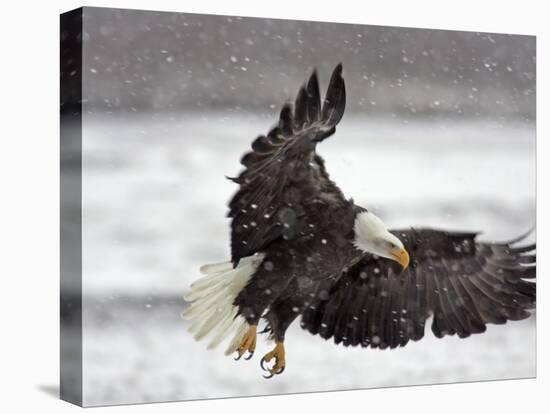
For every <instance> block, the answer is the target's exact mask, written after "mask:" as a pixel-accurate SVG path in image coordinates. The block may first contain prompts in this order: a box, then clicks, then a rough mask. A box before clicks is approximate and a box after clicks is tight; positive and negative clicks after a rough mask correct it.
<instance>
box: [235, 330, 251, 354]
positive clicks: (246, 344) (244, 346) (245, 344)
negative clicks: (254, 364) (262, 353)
mask: <svg viewBox="0 0 550 414" xmlns="http://www.w3.org/2000/svg"><path fill="white" fill-rule="evenodd" d="M255 350H256V325H250V328H248V331H246V334H245V335H244V337H243V339H242V341H241V344H240V345H239V347H238V348H237V353H238V356H237V358H235V360H236V361H238V360H239V359H241V357H242V356H243V355H244V353H245V352H246V351H248V352H249V354H248V356H247V357H245V359H246V360H248V359H250V358H252V355H254V351H255Z"/></svg>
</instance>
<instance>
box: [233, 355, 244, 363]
mask: <svg viewBox="0 0 550 414" xmlns="http://www.w3.org/2000/svg"><path fill="white" fill-rule="evenodd" d="M242 356H243V354H241V353H239V355H237V358H233V359H234V360H235V361H238V360H239V359H241V358H242ZM245 359H246V358H245Z"/></svg>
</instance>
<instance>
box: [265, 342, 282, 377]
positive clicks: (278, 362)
mask: <svg viewBox="0 0 550 414" xmlns="http://www.w3.org/2000/svg"><path fill="white" fill-rule="evenodd" d="M273 358H275V365H273V367H271V368H266V367H265V366H264V364H265V363H267V362H269V361H271V360H272V359H273ZM260 365H261V367H262V369H263V370H264V371H269V373H270V375H268V376H265V375H264V377H265V378H271V377H272V376H273V375H279V374H282V373H283V371H284V370H285V366H286V361H285V345H284V344H283V342H276V343H275V348H274V349H273V351H271V352H268V353H267V354H265V356H264V357H263V358H262V360H261V363H260Z"/></svg>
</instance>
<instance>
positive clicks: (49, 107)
mask: <svg viewBox="0 0 550 414" xmlns="http://www.w3.org/2000/svg"><path fill="white" fill-rule="evenodd" d="M89 4H96V5H104V6H107V5H110V6H118V7H139V8H146V9H159V8H164V9H169V10H182V11H183V8H184V6H182V4H181V2H179V1H175V0H171V1H170V0H155V1H147V0H126V1H116V2H115V1H101V2H96V1H93V2H91V3H89ZM80 5H81V3H80V2H77V1H59V2H56V3H55V5H54V4H53V3H47V2H33V3H32V4H29V2H26V3H21V2H19V3H13V2H12V3H7V4H6V5H4V9H3V11H4V13H5V15H6V16H10V18H6V19H5V22H4V24H3V25H2V26H1V27H0V30H1V38H2V39H4V40H6V41H5V42H3V46H4V51H3V59H4V58H5V59H8V58H9V59H10V60H11V61H12V62H16V63H17V64H3V65H2V69H1V70H2V74H3V78H4V79H5V80H9V81H6V82H5V84H4V92H3V99H2V105H3V108H2V109H3V110H4V113H8V114H9V116H6V117H5V119H4V126H3V129H4V132H5V137H12V138H13V139H5V140H4V150H3V151H2V157H3V158H2V163H1V164H0V165H1V167H0V168H2V175H1V176H2V184H3V194H4V198H5V199H6V200H17V202H12V203H9V202H8V203H5V204H4V205H3V215H2V223H1V225H2V236H3V237H2V251H4V252H9V254H5V255H3V258H2V275H3V281H4V284H5V285H4V287H5V289H4V292H5V293H4V296H3V299H2V301H1V302H0V304H1V305H0V306H2V309H1V313H0V314H1V315H2V324H3V334H5V333H9V334H10V335H11V336H12V338H13V339H10V340H3V341H2V345H1V346H2V352H1V354H2V361H1V363H2V375H1V377H0V381H1V387H2V389H3V390H5V392H4V393H3V398H2V403H1V404H2V409H3V410H5V411H6V412H15V413H17V412H24V411H25V412H28V411H40V412H46V413H49V412H55V413H59V412H76V411H77V410H78V411H79V409H78V408H76V407H74V406H71V405H69V404H67V403H64V402H61V401H59V400H57V399H56V398H53V397H52V396H51V391H50V392H44V391H43V389H44V388H46V389H47V390H48V389H49V390H51V389H52V388H55V384H56V383H57V375H58V358H57V355H58V309H59V307H58V303H59V302H58V280H59V278H58V269H59V259H58V257H59V254H58V253H59V240H58V239H59V238H58V224H59V223H58V208H59V207H58V200H59V197H58V189H59V184H58V183H59V174H58V170H57V165H58V146H57V144H56V143H57V142H58V141H57V136H58V116H57V113H58V112H57V111H58V107H57V101H58V83H57V82H55V81H52V80H53V79H57V77H58V74H57V70H58V65H57V57H58V56H57V45H58V43H57V41H58V31H57V23H58V19H57V13H59V12H61V11H65V10H68V9H70V8H74V7H78V6H80ZM339 5H341V7H338V8H335V7H333V6H332V5H331V4H329V3H325V4H323V3H317V4H315V7H311V6H310V5H309V4H306V3H296V2H294V1H284V0H280V1H278V2H245V1H238V0H236V1H233V2H220V1H218V0H203V1H201V2H200V3H193V4H191V3H189V4H186V5H185V10H186V11H189V10H194V11H202V12H208V11H210V12H214V11H215V12H218V13H221V12H225V13H231V14H243V13H246V14H253V15H263V16H266V15H268V16H276V15H278V16H281V17H294V18H302V19H304V18H316V19H325V20H326V19H330V20H333V21H352V20H354V21H357V22H362V23H369V22H370V23H384V24H393V25H399V24H406V25H412V26H417V27H439V28H451V27H452V28H455V29H456V28H459V29H478V30H479V29H483V30H499V31H503V32H515V33H518V32H520V33H537V34H538V35H539V38H538V46H539V49H538V51H539V53H538V57H537V60H538V66H539V67H538V69H539V74H543V73H548V71H547V70H546V69H548V67H549V61H548V46H549V44H548V41H547V40H548V36H549V32H548V26H547V21H546V19H545V16H546V15H547V10H544V9H545V8H546V7H545V5H544V4H543V3H540V2H538V1H523V2H521V3H512V4H509V5H507V6H505V5H503V3H502V2H497V1H486V2H483V3H481V2H479V1H467V0H465V1H462V2H461V3H460V5H457V6H456V7H453V8H452V10H451V11H452V12H449V4H448V3H442V2H439V1H429V2H408V1H400V2H391V3H388V2H372V3H369V4H368V5H365V6H364V7H362V8H358V6H357V2H355V1H349V2H347V4H346V2H345V1H340V2H339ZM396 11H399V13H397V12H396ZM495 15H497V16H498V18H495ZM22 16H25V22H26V23H25V24H26V25H27V26H26V27H27V28H28V30H21V27H22V26H21V20H20V19H19V18H15V17H22ZM15 34H17V41H13V40H14V39H15V36H14V35H15ZM24 46H26V47H24ZM39 62H40V64H39ZM3 63H4V60H3ZM23 82H24V83H26V84H27V85H28V87H27V89H26V90H30V88H31V87H32V90H33V92H32V94H30V95H29V94H28V93H21V87H22V86H21V85H22V83H23ZM548 85H549V83H548V80H547V78H545V77H539V80H538V96H539V97H540V96H543V97H548V93H549V89H548ZM31 97H32V99H31ZM30 102H32V103H33V105H36V104H38V103H40V102H45V107H44V108H42V109H41V110H40V111H32V109H29V110H24V108H29V103H30ZM545 102H547V100H546V101H544V100H543V99H541V102H540V106H539V111H540V114H544V113H547V112H548V111H549V110H550V108H548V105H547V103H545ZM15 108H17V109H15ZM31 112H32V114H33V119H32V122H29V114H30V113H31ZM538 133H539V137H540V138H541V139H540V140H539V148H538V150H539V160H543V159H545V158H546V157H548V156H550V153H549V151H548V148H549V147H548V141H547V140H545V139H542V137H547V136H549V135H550V128H549V123H548V119H547V118H545V117H542V116H541V117H540V124H539V130H538ZM29 149H32V150H29ZM538 172H539V185H538V190H539V192H538V203H539V213H540V214H539V217H538V227H539V234H538V242H539V250H540V249H543V250H544V251H547V248H548V247H547V246H549V244H548V240H547V239H548V238H547V236H546V235H547V234H548V231H549V222H548V219H547V218H546V216H544V215H543V214H542V212H543V211H548V208H549V207H548V186H546V187H544V186H543V182H545V181H546V180H547V178H546V177H547V174H548V165H547V163H546V164H545V163H542V162H539V171H538ZM14 177H17V179H14ZM31 254H32V256H30V255H31ZM547 263H548V260H547V259H545V256H544V254H540V255H539V263H538V269H539V271H540V272H541V274H546V273H547V272H548V266H547ZM538 284H539V304H538V321H539V331H538V340H539V350H540V352H539V359H538V379H537V380H528V381H505V382H490V383H479V384H462V385H446V386H436V387H412V388H407V387H405V388H400V389H382V390H370V391H357V392H338V393H324V394H313V395H311V394H310V395H295V396H286V397H275V398H267V399H266V398H250V399H232V400H217V401H203V402H193V403H185V404H182V403H172V404H160V405H158V404H157V405H142V406H129V407H117V408H115V409H114V410H116V412H117V413H126V412H155V413H157V412H177V413H181V411H182V409H184V410H186V412H210V411H212V412H222V411H223V412H241V413H242V412H245V411H248V412H265V413H274V412H278V413H280V412H284V411H289V410H292V411H304V410H309V411H311V410H315V411H319V412H335V411H342V409H343V408H344V409H347V408H348V407H365V410H366V409H368V410H369V411H375V412H387V411H389V410H391V411H396V412H398V411H401V412H402V411H405V410H407V411H416V410H423V412H426V413H440V412H441V411H442V410H445V412H446V413H464V412H467V411H472V412H499V413H519V412H541V411H543V410H544V409H543V408H542V407H544V405H545V404H546V398H545V397H546V394H547V389H548V376H549V371H548V369H549V364H548V361H549V359H548V358H547V357H544V355H545V354H544V352H545V349H548V347H547V346H546V345H547V343H548V335H547V334H548V329H547V327H546V326H548V314H547V310H548V306H546V305H545V303H546V300H548V294H547V289H546V285H545V280H544V278H542V279H541V280H539V282H538ZM29 287H32V289H29ZM21 292H25V299H24V300H23V299H22V296H21ZM16 313H17V317H15V316H14V315H15V314H16ZM112 410H113V409H111V408H102V409H97V410H94V412H96V411H97V412H110V411H112Z"/></svg>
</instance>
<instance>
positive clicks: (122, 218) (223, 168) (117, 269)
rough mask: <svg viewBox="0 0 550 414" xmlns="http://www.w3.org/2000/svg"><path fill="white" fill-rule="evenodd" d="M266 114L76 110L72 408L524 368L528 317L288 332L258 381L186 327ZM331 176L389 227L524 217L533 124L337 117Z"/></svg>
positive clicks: (498, 223)
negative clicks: (76, 370)
mask: <svg viewBox="0 0 550 414" xmlns="http://www.w3.org/2000/svg"><path fill="white" fill-rule="evenodd" d="M274 116H275V115H274V114H270V116H269V118H266V117H265V115H262V116H260V115H256V114H253V113H249V114H243V113H240V114H232V113H215V114H214V115H213V114H212V112H211V111H209V112H208V117H207V118H206V117H203V116H202V115H201V114H197V113H194V114H172V115H170V114H163V115H157V116H155V115H151V114H146V115H140V114H130V115H127V116H122V115H121V114H117V115H116V116H115V115H111V116H109V115H101V116H99V115H93V114H88V115H86V116H85V118H84V128H83V130H84V144H83V147H84V159H83V170H84V172H83V220H84V225H83V250H84V251H83V269H84V280H83V285H84V289H85V292H86V297H85V303H84V329H85V332H84V338H83V339H84V401H85V404H87V405H102V404H119V403H131V402H145V401H165V400H183V399H197V398H214V397H230V396H243V395H265V394H274V393H290V392H306V391H322V390H334V389H352V388H370V387H383V386H392V385H409V384H429V383H439V382H454V381H474V380H483V379H504V378H518V377H532V376H534V375H535V318H531V319H529V320H526V321H522V322H516V323H511V324H508V325H505V326H491V327H490V328H489V329H488V331H487V333H485V334H484V335H479V336H476V337H473V338H469V339H468V340H459V339H457V338H445V339H443V340H437V339H435V338H433V337H432V334H431V332H428V333H427V335H426V338H425V339H424V340H422V341H420V342H418V343H412V344H409V345H408V346H407V347H405V348H403V349H398V350H394V351H378V350H363V349H346V348H343V347H337V346H334V345H333V344H332V343H329V342H325V341H323V340H321V339H319V338H318V337H314V336H311V335H310V334H308V333H306V332H304V331H301V330H300V329H299V327H298V326H293V327H292V328H291V330H290V331H289V333H288V336H287V352H288V356H287V360H288V366H287V369H286V371H285V373H284V374H283V375H282V376H280V377H278V378H274V379H272V380H269V381H267V380H264V379H263V378H261V376H260V372H261V371H260V369H259V364H258V360H259V357H260V356H261V355H263V353H265V352H267V351H268V349H269V347H270V346H269V345H268V344H264V343H261V344H260V346H259V347H258V350H257V354H258V355H257V357H255V358H254V359H253V360H251V361H239V362H235V361H233V360H232V359H231V358H227V357H224V356H223V352H221V350H218V351H206V350H205V346H204V344H202V343H195V342H194V340H193V339H192V338H191V337H190V335H189V334H188V333H187V332H186V326H185V322H184V321H183V320H181V319H180V317H179V314H180V313H181V311H182V310H183V309H184V307H185V303H184V302H183V300H182V299H181V294H182V293H183V292H184V291H185V290H186V288H187V286H188V285H189V284H190V283H191V282H192V281H193V280H195V279H196V278H197V277H198V267H199V266H200V265H201V264H203V263H207V262H217V261H222V260H226V259H227V258H228V237H229V232H228V222H227V220H226V219H225V217H224V216H225V213H226V207H225V205H226V202H227V200H228V198H229V197H230V196H231V194H232V192H233V191H234V190H235V186H234V185H232V184H231V183H230V182H229V181H227V180H225V179H224V178H223V176H224V175H234V174H236V173H237V172H238V170H239V165H238V159H239V157H240V155H241V154H242V153H243V151H244V150H245V149H246V148H247V147H248V145H249V143H250V141H251V140H252V139H253V138H254V137H255V136H256V135H258V134H260V133H265V132H267V129H268V127H269V126H270V125H271V124H272V123H273V121H274V120H275V118H274ZM319 152H320V153H321V154H322V155H323V156H324V157H325V160H326V163H327V168H328V170H329V172H330V173H331V176H332V178H333V179H334V180H335V181H336V182H337V183H338V184H339V185H340V186H341V188H342V189H343V190H344V192H345V193H346V195H347V196H353V197H354V199H355V200H356V202H357V203H359V204H362V205H364V206H366V207H368V208H369V209H371V210H373V211H375V212H376V213H378V215H380V216H381V217H382V218H383V219H384V221H385V222H386V223H387V224H388V225H389V226H390V227H403V226H407V225H416V226H428V225H429V226H435V227H446V228H450V229H468V230H482V231H483V232H484V233H483V235H482V237H483V238H484V239H497V240H501V239H506V238H510V237H513V236H515V235H517V234H518V233H520V232H523V231H525V230H527V229H528V228H530V227H532V226H533V225H534V223H535V130H534V126H533V125H532V124H526V123H517V122H516V123H492V122H481V121H472V122H464V121H456V120H443V119H439V118H436V119H432V120H425V121H416V122H412V121H411V122H404V121H403V120H398V119H393V118H388V119H372V118H368V117H362V116H359V115H348V114H346V116H345V117H344V119H343V121H342V124H341V126H340V127H339V128H338V131H337V134H336V136H334V137H332V138H331V139H330V140H328V141H326V142H324V143H323V144H322V146H321V147H320V148H319Z"/></svg>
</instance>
